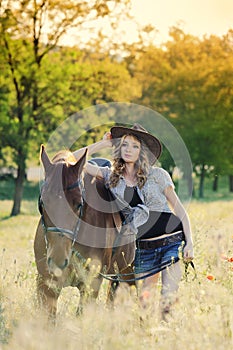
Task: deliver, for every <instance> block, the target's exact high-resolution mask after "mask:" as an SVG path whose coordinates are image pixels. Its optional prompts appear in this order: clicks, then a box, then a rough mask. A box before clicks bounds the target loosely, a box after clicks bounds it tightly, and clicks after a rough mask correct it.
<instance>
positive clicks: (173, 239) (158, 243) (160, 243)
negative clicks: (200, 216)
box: [136, 232, 185, 249]
mask: <svg viewBox="0 0 233 350" xmlns="http://www.w3.org/2000/svg"><path fill="white" fill-rule="evenodd" d="M184 240H185V236H184V233H183V232H179V233H177V234H176V235H171V236H167V237H164V238H160V239H154V240H153V241H149V240H148V241H144V240H143V241H141V240H138V241H137V242H136V246H137V248H139V249H155V248H160V247H164V246H166V245H169V244H173V243H178V242H180V241H184Z"/></svg>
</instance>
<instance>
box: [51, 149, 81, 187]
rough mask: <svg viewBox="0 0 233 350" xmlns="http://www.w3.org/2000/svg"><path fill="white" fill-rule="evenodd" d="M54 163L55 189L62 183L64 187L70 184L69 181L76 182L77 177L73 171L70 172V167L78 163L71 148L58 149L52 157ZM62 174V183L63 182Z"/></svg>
mask: <svg viewBox="0 0 233 350" xmlns="http://www.w3.org/2000/svg"><path fill="white" fill-rule="evenodd" d="M52 163H53V179H54V181H53V183H54V190H56V189H57V188H59V187H60V186H61V185H62V187H63V189H65V188H66V187H67V186H68V183H75V182H76V181H77V178H76V177H75V174H74V173H73V172H69V171H68V168H69V167H70V166H72V165H74V164H76V163H77V159H76V158H75V156H74V155H73V153H72V152H71V151H69V150H61V151H58V152H57V153H56V154H55V156H54V157H53V158H52ZM61 176H62V183H61Z"/></svg>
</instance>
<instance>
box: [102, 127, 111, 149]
mask: <svg viewBox="0 0 233 350" xmlns="http://www.w3.org/2000/svg"><path fill="white" fill-rule="evenodd" d="M103 141H106V142H107V144H106V146H109V147H112V135H111V133H110V131H107V132H106V133H105V134H104V136H103Z"/></svg>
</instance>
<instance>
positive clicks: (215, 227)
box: [0, 185, 233, 350]
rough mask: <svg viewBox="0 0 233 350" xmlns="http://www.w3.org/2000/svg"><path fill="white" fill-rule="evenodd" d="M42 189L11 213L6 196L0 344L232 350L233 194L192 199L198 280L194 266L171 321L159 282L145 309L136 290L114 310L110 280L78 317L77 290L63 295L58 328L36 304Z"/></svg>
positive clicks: (1, 221) (29, 349) (123, 294)
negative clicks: (163, 312)
mask: <svg viewBox="0 0 233 350" xmlns="http://www.w3.org/2000/svg"><path fill="white" fill-rule="evenodd" d="M35 188H36V187H35V186H32V185H31V192H30V188H29V189H27V191H28V192H27V195H26V196H25V197H26V198H25V200H24V201H23V205H22V214H21V215H19V216H17V217H9V213H10V210H11V206H12V201H11V200H10V199H8V198H5V199H4V200H1V201H0V213H1V214H0V215H1V217H0V349H7V350H8V349H9V350H10V349H14V350H18V349H20V350H21V349H22V350H34V349H36V350H37V349H38V350H39V349H41V350H42V349H43V350H45V349H46V350H50V349H51V350H52V349H56V350H60V349H64V348H65V349H66V350H73V349H77V350H79V349H80V350H81V349H82V350H87V349H88V350H89V349H98V350H100V349H101V350H102V349H104V350H107V349H111V350H115V349H116V350H118V349H119V350H120V349H134V350H136V349H159V350H163V349H164V350H165V349H166V350H170V349H172V350H176V349H177V350H178V349H179V350H180V349H188V350H200V349H205V350H209V349H223V350H230V349H232V348H233V312H232V310H233V225H232V212H233V198H232V197H230V196H229V197H227V198H225V200H224V199H222V200H220V199H219V198H216V199H218V200H214V201H212V202H204V201H201V202H200V201H196V200H193V201H191V203H190V205H189V207H188V212H189V215H190V219H191V223H192V227H193V238H194V244H195V266H196V270H197V278H196V279H195V280H193V277H194V273H193V271H192V269H190V270H189V274H188V279H187V280H185V279H183V280H182V282H181V284H180V289H179V301H178V303H177V304H176V305H175V306H174V310H173V316H172V317H171V319H170V321H169V323H166V324H165V323H161V322H160V320H159V317H158V316H159V313H158V303H159V292H160V283H159V284H158V286H157V287H156V289H155V295H154V297H153V299H152V300H149V301H148V308H147V309H142V308H141V307H140V305H139V303H138V300H137V298H136V293H135V291H134V290H131V291H129V290H128V288H127V287H126V286H125V285H122V287H121V288H120V289H119V291H118V295H117V298H116V302H115V307H114V309H109V308H107V306H106V304H105V296H106V288H107V283H104V284H103V286H102V289H101V293H100V297H99V298H98V300H97V302H96V303H93V304H91V305H88V307H87V308H86V310H85V312H84V314H83V315H82V316H81V317H79V318H77V317H75V310H76V306H77V303H78V291H77V290H76V289H75V288H66V289H64V290H63V291H62V295H61V297H60V299H59V310H58V318H57V325H56V327H53V328H52V327H48V325H47V324H46V323H45V322H44V319H43V316H42V315H41V314H40V312H39V311H38V309H37V308H36V299H35V277H36V267H35V263H34V256H33V238H34V233H35V229H36V225H37V222H38V219H39V214H38V211H37V203H36V197H37V195H35Z"/></svg>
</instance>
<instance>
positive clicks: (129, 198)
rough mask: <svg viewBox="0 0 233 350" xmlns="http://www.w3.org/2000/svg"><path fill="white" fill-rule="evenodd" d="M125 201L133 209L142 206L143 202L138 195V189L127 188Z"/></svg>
mask: <svg viewBox="0 0 233 350" xmlns="http://www.w3.org/2000/svg"><path fill="white" fill-rule="evenodd" d="M124 200H125V201H126V202H127V203H129V205H130V206H131V207H132V208H133V207H136V206H137V205H138V204H142V200H141V198H140V197H139V195H138V191H137V187H135V186H134V187H130V186H126V188H125V192H124Z"/></svg>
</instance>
